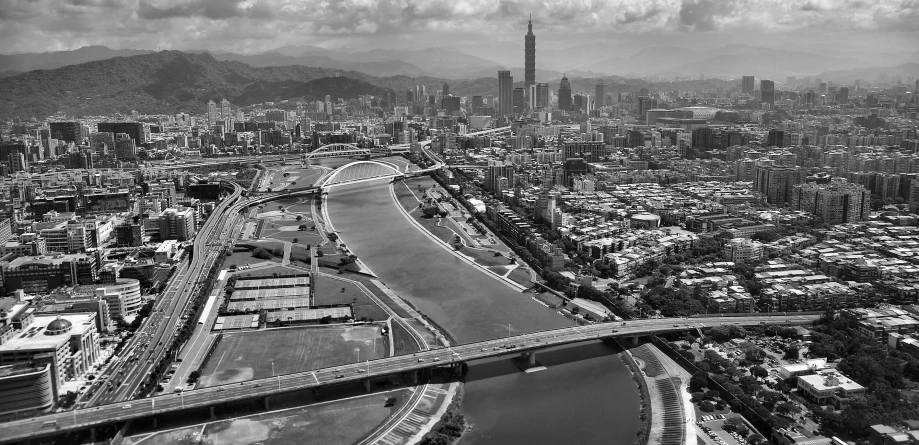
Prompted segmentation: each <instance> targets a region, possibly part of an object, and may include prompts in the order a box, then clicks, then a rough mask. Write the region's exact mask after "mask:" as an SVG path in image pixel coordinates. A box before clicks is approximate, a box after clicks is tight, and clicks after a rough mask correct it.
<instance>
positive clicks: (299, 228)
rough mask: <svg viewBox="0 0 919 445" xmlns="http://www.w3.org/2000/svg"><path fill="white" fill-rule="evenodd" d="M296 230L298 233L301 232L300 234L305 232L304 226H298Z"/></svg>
mask: <svg viewBox="0 0 919 445" xmlns="http://www.w3.org/2000/svg"><path fill="white" fill-rule="evenodd" d="M297 230H299V231H301V232H303V231H305V230H306V224H300V225H299V226H297Z"/></svg>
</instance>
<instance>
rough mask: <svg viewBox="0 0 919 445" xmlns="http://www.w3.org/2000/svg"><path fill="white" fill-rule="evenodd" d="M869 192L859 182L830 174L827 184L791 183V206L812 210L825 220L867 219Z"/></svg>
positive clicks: (869, 202) (849, 220) (822, 220)
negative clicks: (794, 184) (793, 184)
mask: <svg viewBox="0 0 919 445" xmlns="http://www.w3.org/2000/svg"><path fill="white" fill-rule="evenodd" d="M870 204H871V192H869V191H868V189H866V188H865V187H864V186H862V185H860V184H852V183H850V182H848V181H846V180H845V179H842V178H833V179H832V180H831V181H830V183H829V184H818V183H807V184H800V185H796V186H794V189H793V196H792V201H791V207H792V208H793V209H795V210H802V211H805V212H810V213H813V214H814V215H816V216H817V218H819V219H820V221H821V222H823V223H825V224H844V223H849V222H856V221H863V220H865V219H868V213H869V206H870Z"/></svg>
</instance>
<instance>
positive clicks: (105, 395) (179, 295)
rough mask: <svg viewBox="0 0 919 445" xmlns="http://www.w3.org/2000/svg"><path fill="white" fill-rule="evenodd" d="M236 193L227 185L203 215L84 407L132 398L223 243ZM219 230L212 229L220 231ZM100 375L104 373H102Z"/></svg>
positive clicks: (236, 188) (239, 189)
mask: <svg viewBox="0 0 919 445" xmlns="http://www.w3.org/2000/svg"><path fill="white" fill-rule="evenodd" d="M241 194H242V187H240V186H239V185H238V184H235V183H234V184H233V192H232V193H231V194H230V195H229V196H227V197H226V198H225V199H223V200H222V201H221V202H220V204H219V205H218V206H217V207H216V208H215V209H214V212H213V213H212V214H211V215H210V216H209V217H208V219H207V220H206V221H205V222H204V224H203V225H202V227H201V230H200V231H199V232H198V234H197V236H196V237H195V241H194V244H193V246H192V252H193V255H192V259H191V260H190V261H189V262H188V263H185V262H183V263H182V264H181V266H180V267H179V268H178V269H177V270H176V275H175V276H174V278H172V279H171V280H170V281H169V283H168V285H167V287H166V289H165V291H164V292H163V294H162V295H161V296H160V297H159V298H158V299H157V301H156V303H155V305H154V307H153V310H152V312H151V313H150V316H149V317H147V319H146V320H145V321H144V323H143V324H142V325H141V327H140V328H139V329H138V330H137V332H135V334H134V336H133V337H132V338H131V339H130V340H129V341H128V343H127V344H126V345H125V348H124V349H123V351H122V353H121V354H120V357H119V359H118V361H116V362H114V363H113V364H112V365H110V366H109V367H108V369H107V370H106V371H105V373H104V374H103V376H100V378H98V379H96V382H95V383H94V385H93V386H92V387H91V388H90V390H89V391H88V392H87V397H85V398H84V400H83V401H82V402H83V403H84V404H85V405H87V406H92V405H98V404H107V403H115V402H119V401H122V400H129V399H131V398H133V397H134V396H135V395H136V394H137V393H138V391H139V389H140V387H141V386H142V385H143V384H144V382H145V380H147V378H148V376H149V373H150V371H151V370H152V369H153V367H154V366H156V365H157V364H158V363H159V361H160V359H161V358H162V357H163V355H164V354H165V353H166V351H167V350H168V348H169V347H170V346H171V344H172V339H173V337H174V336H175V334H176V332H177V331H178V329H179V327H180V326H181V325H182V323H184V320H183V319H182V317H183V315H184V314H186V312H187V308H188V305H189V303H190V302H191V301H192V300H193V297H194V296H195V295H196V294H197V292H198V291H199V288H200V287H202V286H204V284H205V283H203V282H201V279H202V278H203V277H205V276H206V275H207V271H208V270H209V269H210V268H211V266H212V265H213V263H214V261H215V260H217V258H218V257H219V255H220V251H221V249H222V247H223V244H224V243H225V242H227V240H228V239H229V236H228V234H227V229H228V227H225V226H224V223H225V222H226V221H227V220H228V219H230V218H229V217H230V216H232V215H233V213H230V212H229V211H230V210H231V209H233V208H236V206H235V204H236V202H237V200H238V199H239V197H240V196H241ZM221 229H222V232H218V230H221ZM103 377H104V378H103Z"/></svg>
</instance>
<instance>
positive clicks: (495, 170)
mask: <svg viewBox="0 0 919 445" xmlns="http://www.w3.org/2000/svg"><path fill="white" fill-rule="evenodd" d="M501 178H507V180H508V182H509V183H511V184H513V183H514V165H513V164H511V163H508V162H505V161H497V160H494V159H489V160H488V169H487V170H486V171H485V189H486V190H489V191H495V190H496V188H497V186H498V183H499V182H500V179H501Z"/></svg>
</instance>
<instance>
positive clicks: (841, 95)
mask: <svg viewBox="0 0 919 445" xmlns="http://www.w3.org/2000/svg"><path fill="white" fill-rule="evenodd" d="M836 102H839V103H841V104H845V103H849V87H842V88H840V89H839V91H838V92H837V93H836Z"/></svg>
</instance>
